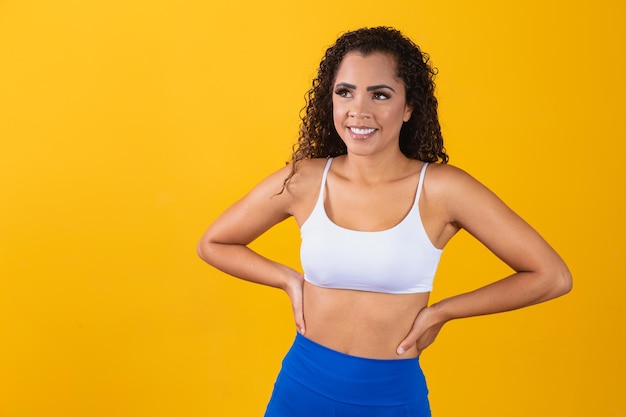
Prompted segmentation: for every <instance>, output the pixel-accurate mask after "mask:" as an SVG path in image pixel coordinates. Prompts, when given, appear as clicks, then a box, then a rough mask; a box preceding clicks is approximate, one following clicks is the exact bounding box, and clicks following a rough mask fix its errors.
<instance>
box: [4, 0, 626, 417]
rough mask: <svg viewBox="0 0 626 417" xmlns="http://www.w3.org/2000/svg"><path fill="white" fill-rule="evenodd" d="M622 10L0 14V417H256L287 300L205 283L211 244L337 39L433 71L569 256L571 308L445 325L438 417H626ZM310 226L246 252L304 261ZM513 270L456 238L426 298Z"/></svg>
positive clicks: (263, 6) (471, 138)
mask: <svg viewBox="0 0 626 417" xmlns="http://www.w3.org/2000/svg"><path fill="white" fill-rule="evenodd" d="M625 11H626V10H625V6H624V5H623V2H621V1H619V0H612V1H610V0H595V1H591V0H580V1H575V2H571V1H565V0H558V1H544V0H513V1H508V2H493V1H491V0H474V1H460V0H458V1H429V2H421V1H415V2H409V1H401V0H389V1H385V2H380V1H372V0H362V1H359V2H352V3H350V2H348V3H346V2H343V3H342V2H336V1H330V0H320V1H316V2H312V1H308V2H306V1H304V2H297V3H294V2H290V1H284V2H279V1H275V0H274V1H269V2H257V1H252V0H248V1H238V0H231V1H222V2H219V3H218V2H212V1H199V0H195V1H191V0H182V1H181V0H151V1H147V0H108V1H104V0H91V1H88V0H83V1H81V0H55V1H52V0H40V1H37V0H4V1H0V193H1V194H0V195H1V197H0V198H1V199H0V416H1V417H27V416H28V417H31V416H33V417H34V416H37V417H53V416H63V417H73V416H94V417H96V416H98V417H100V416H112V417H113V416H115V417H131V416H132V417H134V416H150V417H158V416H182V417H199V416H261V415H262V413H263V410H264V407H265V404H266V401H267V399H268V397H269V394H270V392H271V389H272V384H273V382H274V377H275V375H276V373H277V372H278V369H279V366H280V360H281V358H282V356H283V354H284V353H285V351H286V349H287V348H288V346H289V345H290V343H291V340H292V338H293V335H294V327H293V324H292V318H291V315H290V309H289V304H288V300H287V297H286V296H284V295H283V294H282V293H280V291H277V290H273V289H270V288H264V287H261V286H255V285H251V284H248V283H244V282H241V281H238V280H235V279H232V278H230V277H227V276H225V275H224V274H222V273H219V272H217V271H216V270H214V269H212V268H210V267H208V266H206V265H204V264H203V263H202V262H201V261H200V260H199V259H198V258H197V257H196V254H195V245H196V241H197V239H198V238H199V237H200V235H201V233H202V232H203V231H204V229H205V227H206V226H207V225H208V224H209V223H210V222H211V221H212V220H213V219H214V218H215V217H216V216H217V215H218V214H219V213H220V212H221V211H222V210H223V209H224V208H226V207H227V206H228V205H229V204H230V203H231V202H233V201H234V200H235V199H236V198H238V197H239V196H240V195H242V194H243V193H244V192H246V191H247V190H248V189H249V188H250V187H252V186H253V185H254V184H255V183H256V182H258V181H259V180H260V179H261V178H262V177H264V176H265V175H267V174H268V173H270V172H271V171H274V170H275V169H277V168H279V167H280V166H282V165H283V163H284V161H285V160H286V159H288V157H289V152H290V147H291V144H292V143H293V142H294V141H295V139H296V133H297V127H298V124H299V119H298V113H299V110H300V108H301V107H302V106H303V104H304V100H303V96H304V93H305V92H306V90H307V89H308V88H309V85H310V81H311V78H312V76H313V75H314V71H315V69H316V66H317V64H318V62H319V59H320V57H321V55H322V53H323V52H324V50H325V49H326V47H328V46H329V45H330V44H332V43H333V41H334V40H335V39H336V37H337V35H339V34H340V33H341V32H343V31H345V30H348V29H355V28H358V27H361V26H373V25H381V24H384V25H393V26H396V27H398V28H399V29H401V30H403V31H404V32H405V33H406V34H407V35H409V36H410V37H412V38H413V39H414V40H415V41H416V42H417V43H418V44H420V45H421V46H422V47H423V49H424V50H426V51H427V52H429V53H430V54H431V56H432V60H433V63H434V64H435V65H436V66H437V67H438V68H439V70H440V74H439V77H438V97H439V99H440V103H441V107H440V108H441V122H442V127H443V132H444V137H445V140H446V146H447V149H448V151H449V153H450V155H451V162H452V163H453V164H455V165H457V166H460V167H462V168H464V169H466V170H467V171H469V172H470V173H471V174H473V175H474V176H475V177H477V178H478V179H480V180H481V181H482V182H484V183H485V184H486V185H488V186H489V187H491V188H492V189H493V190H494V191H496V192H497V193H498V194H499V195H500V196H501V197H502V198H503V199H504V200H505V201H506V202H507V203H508V204H509V205H511V206H512V207H513V208H514V209H515V210H516V211H518V212H519V213H520V214H521V215H522V216H523V217H525V218H526V219H527V220H528V221H529V222H530V223H531V224H533V225H534V226H535V227H536V228H537V229H538V230H539V231H540V232H541V233H542V234H543V235H544V236H545V237H546V238H547V239H548V240H549V241H550V242H551V243H552V244H553V246H554V247H555V248H556V249H557V250H558V251H559V252H560V253H561V254H562V256H563V257H564V258H565V259H566V261H567V262H568V264H569V266H570V267H571V270H572V272H573V275H574V279H575V286H574V290H573V292H572V293H571V294H569V295H568V296H566V297H564V298H562V299H559V300H557V301H554V302H551V303H547V304H544V305H540V306H536V307H532V308H529V309H526V310H522V311H516V312H512V313H506V314H502V315H497V316H489V317H481V318H473V319H467V320H462V321H457V322H453V323H450V324H449V325H448V326H447V327H446V328H444V331H443V333H442V334H441V336H440V338H439V339H438V341H437V342H436V344H435V345H434V346H433V347H431V348H430V349H429V350H428V351H426V353H424V355H423V357H422V364H423V366H424V368H425V371H426V373H427V377H428V381H429V385H430V389H431V403H432V408H433V412H434V415H435V416H436V417H448V416H449V417H453V416H455V417H456V416H478V415H480V416H483V417H489V416H493V417H501V416H509V417H516V416H537V417H543V416H585V417H588V416H614V417H619V416H626V395H625V394H626V361H625V359H624V352H626V341H625V323H624V321H625V318H626V308H625V304H626V302H625V300H624V296H625V293H626V291H625V290H626V284H625V282H624V273H623V270H624V268H623V262H624V255H625V253H624V252H625V244H624V240H623V239H624V232H625V231H626V230H625V227H624V221H623V214H624V211H625V208H626V207H625V205H624V191H625V187H624V185H625V184H624V183H625V179H626V169H625V168H624V162H623V159H624V151H625V150H626V147H625V145H624V130H623V123H624V116H625V114H626V106H625V105H624V97H626V87H625V81H624V74H625V73H626V63H625V59H624V41H625V37H626V30H625V29H624V26H623V21H624V15H625ZM298 243H299V241H298V231H297V230H296V226H295V224H294V223H293V222H291V221H288V222H286V223H285V224H281V225H280V226H279V227H278V228H277V229H276V230H273V231H272V232H270V233H269V234H268V235H267V236H265V237H263V238H262V239H261V240H260V241H258V242H256V243H255V248H257V249H259V250H261V251H263V252H264V253H265V254H267V255H268V256H271V257H273V258H275V259H277V260H280V261H283V262H286V263H288V264H290V265H293V266H297V265H298ZM507 273H508V271H507V268H506V267H505V266H503V265H502V264H501V263H500V262H499V261H497V260H496V259H495V258H494V257H493V256H492V255H490V254H489V253H487V251H486V250H484V249H483V248H482V247H481V246H480V245H478V244H477V243H475V242H474V241H473V240H472V239H470V238H469V237H468V236H467V235H466V234H462V235H460V236H459V237H457V238H455V239H454V241H453V242H452V243H451V244H450V245H449V247H448V248H447V250H446V251H445V252H444V256H443V259H442V264H441V268H440V271H439V273H438V276H437V280H436V283H435V287H436V288H435V291H434V293H433V300H437V299H440V298H442V297H445V296H446V295H449V294H455V293H458V292H460V291H465V290H469V289H472V288H475V287H477V286H479V285H482V284H484V283H487V282H490V281H491V280H493V279H497V278H500V277H502V276H504V275H505V274H507Z"/></svg>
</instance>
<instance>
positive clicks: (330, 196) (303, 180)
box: [198, 53, 572, 359]
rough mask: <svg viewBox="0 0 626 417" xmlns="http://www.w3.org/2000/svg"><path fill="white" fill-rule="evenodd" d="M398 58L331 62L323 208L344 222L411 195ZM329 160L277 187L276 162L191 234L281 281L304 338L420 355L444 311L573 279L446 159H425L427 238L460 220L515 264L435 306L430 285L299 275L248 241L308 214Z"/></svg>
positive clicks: (392, 217)
mask: <svg viewBox="0 0 626 417" xmlns="http://www.w3.org/2000/svg"><path fill="white" fill-rule="evenodd" d="M395 68H396V65H395V62H394V60H393V59H392V58H391V57H389V56H387V55H384V54H380V53H374V54H370V55H367V56H363V55H360V54H358V53H349V54H347V55H346V56H345V57H344V59H343V61H342V64H341V66H340V67H339V70H338V73H337V77H336V80H335V85H334V93H335V94H334V95H333V114H334V121H335V127H336V129H337V132H338V133H339V135H340V137H341V138H342V140H343V141H344V142H345V143H346V147H347V154H346V155H343V156H340V157H337V158H335V159H334V161H333V163H332V165H331V169H330V171H329V174H328V178H327V184H326V188H325V202H324V204H325V209H326V212H327V215H328V217H329V218H330V219H331V220H332V221H333V222H335V223H336V224H338V225H339V226H342V227H344V228H347V229H353V230H360V231H379V230H385V229H388V228H391V227H393V226H395V225H396V224H398V223H399V222H400V221H401V220H402V219H403V218H404V216H406V214H407V213H408V211H409V210H410V208H411V206H412V204H413V201H414V198H415V190H416V187H417V180H418V177H419V172H420V170H421V168H422V165H423V162H421V161H417V160H413V159H408V158H406V157H405V156H404V155H403V154H402V152H401V151H400V148H399V144H398V140H399V132H400V128H401V126H402V123H403V122H404V121H407V120H409V118H410V117H411V111H412V109H411V108H410V106H408V105H407V103H406V101H405V87H404V84H403V82H402V80H400V79H398V78H397V76H396V71H395ZM354 128H357V129H360V130H356V131H355V130H354ZM372 129H373V130H372ZM325 163H326V160H323V159H310V160H305V161H302V163H301V165H300V166H299V168H298V171H297V173H296V174H295V175H294V177H293V178H292V179H291V180H290V182H289V183H288V185H287V187H286V189H285V191H284V192H283V193H281V194H278V195H277V194H276V193H277V192H278V190H280V189H281V187H282V184H283V180H284V178H285V177H286V176H287V175H288V174H289V171H290V167H288V166H287V167H284V168H282V169H280V170H278V171H277V172H275V173H273V174H272V175H270V176H269V177H267V178H266V179H264V180H263V181H262V182H261V183H260V184H258V185H257V186H256V187H255V188H254V189H252V190H251V191H250V192H249V193H248V194H247V195H246V196H244V197H243V198H242V199H241V200H239V201H238V202H236V203H235V204H234V205H232V206H231V207H230V208H228V209H227V210H226V211H225V212H224V213H223V214H222V215H221V216H220V217H219V218H218V219H217V220H216V221H215V222H214V223H213V224H212V225H211V226H210V227H209V228H208V230H207V231H206V232H205V234H204V235H203V237H202V239H201V240H200V242H199V244H198V254H199V255H200V257H201V258H202V259H203V260H205V261H206V262H208V263H209V264H211V265H213V266H215V267H216V268H218V269H220V270H222V271H224V272H226V273H228V274H231V275H233V276H236V277H239V278H242V279H245V280H248V281H251V282H256V283H260V284H263V285H269V286H273V287H276V288H280V289H282V290H284V291H285V293H286V294H287V295H288V296H289V298H290V300H291V304H292V308H293V314H294V318H295V323H296V326H297V329H298V331H299V332H300V333H302V334H305V335H306V337H308V338H309V339H311V340H313V341H315V342H318V343H320V344H323V345H325V346H327V347H330V348H332V349H335V350H338V351H340V352H344V353H347V354H351V355H355V356H362V357H370V358H380V359H393V358H408V357H415V356H418V355H420V354H421V353H422V351H423V350H424V349H425V348H427V347H428V346H430V345H431V344H432V343H433V342H434V340H435V339H436V337H437V335H438V334H439V331H440V330H441V328H442V327H443V325H444V324H445V323H447V322H448V321H450V320H454V319H458V318H463V317H471V316H477V315H484V314H492V313H498V312H503V311H508V310H513V309H517V308H522V307H526V306H529V305H532V304H536V303H540V302H543V301H547V300H549V299H552V298H555V297H558V296H560V295H563V294H565V293H567V292H568V291H570V289H571V285H572V280H571V275H570V273H569V271H568V269H567V266H566V265H565V263H564V262H563V260H562V259H561V258H560V257H559V255H558V254H557V253H556V252H555V251H554V250H553V249H552V248H551V247H550V246H549V245H548V243H546V241H545V240H544V239H543V238H542V237H541V236H540V235H539V234H538V233H537V232H536V231H535V230H534V229H533V228H532V227H531V226H529V225H528V224H527V223H526V222H525V221H524V220H522V219H521V218H520V217H519V216H517V215H516V214H515V213H514V212H513V211H512V210H511V209H509V208H508V207H507V206H506V205H505V204H504V203H503V202H502V201H501V200H500V199H499V198H498V197H497V196H496V195H495V194H493V193H492V192H491V191H490V190H488V189H487V188H486V187H484V186H483V185H482V184H480V183H479V182H478V181H476V180H475V179H474V178H472V177H471V176H470V175H468V174H467V173H465V172H464V171H462V170H460V169H458V168H455V167H453V166H451V165H441V164H430V165H429V166H428V168H427V171H426V176H425V180H424V186H423V189H422V194H421V196H420V201H419V208H420V213H421V216H422V222H423V224H424V228H425V230H426V233H427V235H428V237H429V238H430V241H431V243H432V244H433V245H434V246H435V247H437V248H443V247H444V246H445V245H446V243H447V242H448V241H449V240H450V239H451V238H452V237H453V236H454V235H455V234H456V233H457V232H458V231H459V230H460V229H461V228H464V229H466V230H467V231H468V232H469V233H471V234H472V235H473V236H474V237H475V238H476V239H478V240H479V241H480V242H482V243H483V244H484V245H485V246H486V247H487V248H488V249H490V250H491V251H492V252H493V253H494V254H495V255H496V256H497V257H498V258H500V259H501V260H502V261H503V262H505V263H506V264H507V265H509V266H510V267H511V269H512V270H513V271H514V273H513V274H511V275H510V276H508V277H504V278H502V279H500V280H498V281H495V282H493V283H492V284H490V285H487V286H485V287H482V288H478V289H476V290H474V291H472V292H469V293H464V294H459V295H457V296H454V297H450V298H447V299H444V300H441V301H439V302H438V303H436V304H433V305H430V306H428V297H429V293H416V294H393V295H392V294H383V293H376V292H368V291H354V290H340V289H328V288H320V287H316V286H315V285H312V284H310V283H308V282H305V281H304V279H303V275H302V274H301V273H300V272H298V271H296V270H294V269H293V268H291V267H289V266H286V265H283V264H280V263H277V262H274V261H272V260H270V259H267V258H265V257H263V256H262V255H260V254H258V253H255V252H254V251H252V250H251V249H250V248H249V247H248V244H249V243H251V242H252V241H253V240H254V239H256V238H257V237H258V236H260V235H261V234H263V233H264V232H265V231H267V230H268V229H269V228H271V227H272V226H274V225H275V224H277V223H279V222H281V221H283V220H285V219H287V218H288V217H291V216H293V217H294V219H295V220H296V222H297V223H298V225H299V226H301V225H302V224H303V223H304V222H305V221H306V219H307V218H308V216H309V215H310V213H311V212H312V210H313V207H314V205H315V202H316V199H317V197H318V192H319V186H320V181H321V177H322V172H323V169H324V165H325ZM390 278H392V277H390ZM305 319H306V320H305Z"/></svg>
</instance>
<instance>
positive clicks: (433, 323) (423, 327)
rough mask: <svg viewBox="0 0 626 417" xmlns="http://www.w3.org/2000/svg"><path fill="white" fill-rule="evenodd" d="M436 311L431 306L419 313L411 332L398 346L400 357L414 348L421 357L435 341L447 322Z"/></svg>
mask: <svg viewBox="0 0 626 417" xmlns="http://www.w3.org/2000/svg"><path fill="white" fill-rule="evenodd" d="M435 310H436V309H434V308H433V307H432V306H431V307H424V308H423V309H422V310H421V311H420V312H419V314H418V315H417V318H416V319H415V322H414V323H413V327H412V328H411V331H410V332H409V334H408V335H407V336H406V337H405V338H404V340H403V341H402V342H400V345H399V346H398V350H397V353H398V355H402V354H404V353H405V352H407V351H408V350H409V349H411V348H412V347H413V346H416V347H417V354H418V355H421V354H422V352H423V351H424V349H426V348H427V347H428V346H430V345H431V344H432V343H433V342H434V341H435V339H436V338H437V335H438V334H439V331H440V330H441V328H442V327H443V325H444V324H445V323H446V321H447V320H443V319H441V318H440V317H438V315H437V314H436V311H435Z"/></svg>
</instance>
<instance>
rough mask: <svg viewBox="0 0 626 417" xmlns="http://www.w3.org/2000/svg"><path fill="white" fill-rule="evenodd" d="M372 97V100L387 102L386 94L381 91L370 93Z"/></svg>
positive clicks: (387, 96)
mask: <svg viewBox="0 0 626 417" xmlns="http://www.w3.org/2000/svg"><path fill="white" fill-rule="evenodd" d="M372 97H373V98H374V100H389V95H388V94H387V93H383V92H382V91H374V92H373V93H372Z"/></svg>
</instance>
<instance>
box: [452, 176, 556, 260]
mask: <svg viewBox="0 0 626 417" xmlns="http://www.w3.org/2000/svg"><path fill="white" fill-rule="evenodd" d="M446 168H447V169H446V170H445V172H442V173H441V174H442V175H441V178H440V179H441V180H442V182H441V183H442V184H445V186H444V187H445V207H446V211H447V214H448V216H449V221H450V223H451V224H454V225H456V226H457V227H461V228H463V229H465V230H467V231H468V232H469V233H470V234H471V235H473V236H474V237H475V238H477V239H478V240H479V241H480V242H481V243H482V244H484V245H485V246H486V247H487V248H488V249H489V250H491V251H492V252H493V253H494V254H495V255H496V256H498V257H499V258H500V259H501V260H502V261H504V262H505V263H506V264H507V265H509V266H510V267H511V268H512V269H514V270H515V271H517V272H521V271H540V270H546V269H550V268H562V267H564V264H563V262H562V260H561V258H560V257H559V256H558V254H557V253H556V252H555V251H554V250H553V249H552V248H551V247H550V245H549V244H548V243H547V242H546V241H545V240H544V239H543V238H542V237H541V236H540V235H539V233H537V231H535V229H533V228H532V227H531V226H530V225H529V224H528V223H526V222H525V221H524V220H523V219H522V218H521V217H520V216H518V215H517V214H516V213H515V212H514V211H513V210H511V209H510V208H509V207H508V206H507V205H506V204H505V203H504V202H503V201H502V200H501V199H500V198H498V197H497V196H496V195H495V194H494V193H493V192H492V191H490V190H489V189H488V188H487V187H485V186H484V185H482V184H481V183H480V182H478V181H477V180H476V179H474V178H473V177H471V176H470V175H468V174H467V173H465V172H464V171H462V170H460V169H458V168H454V167H452V166H449V167H446Z"/></svg>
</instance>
